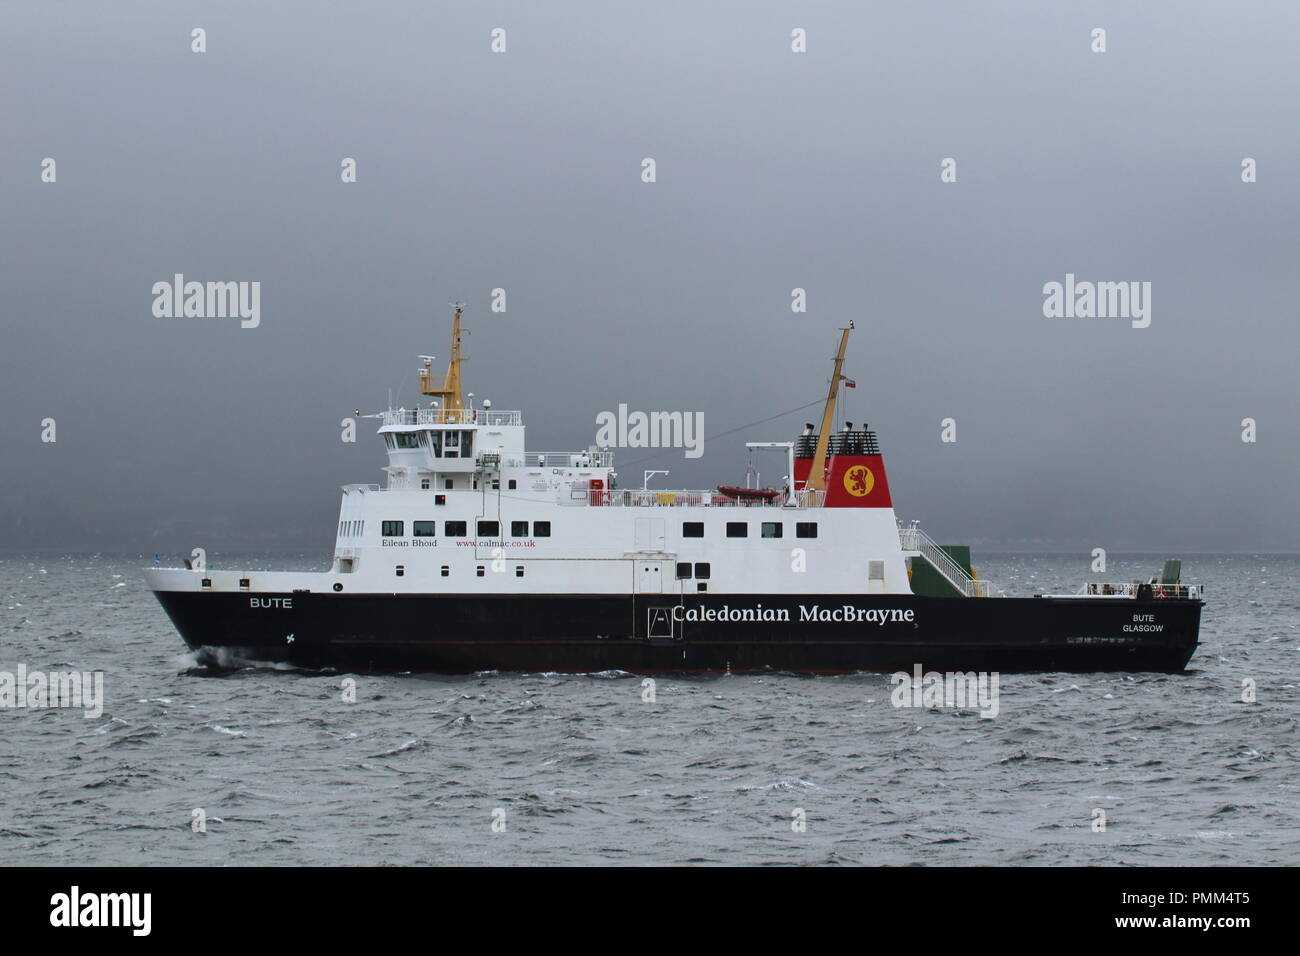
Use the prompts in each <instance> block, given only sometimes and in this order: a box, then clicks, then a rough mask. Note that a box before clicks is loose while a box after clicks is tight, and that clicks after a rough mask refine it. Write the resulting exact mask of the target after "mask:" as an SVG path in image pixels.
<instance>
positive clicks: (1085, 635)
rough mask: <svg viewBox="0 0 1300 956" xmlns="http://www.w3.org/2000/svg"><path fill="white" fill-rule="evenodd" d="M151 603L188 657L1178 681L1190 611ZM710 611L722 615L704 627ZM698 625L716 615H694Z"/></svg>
mask: <svg viewBox="0 0 1300 956" xmlns="http://www.w3.org/2000/svg"><path fill="white" fill-rule="evenodd" d="M156 593H157V596H158V599H159V601H160V602H161V603H162V606H163V608H164V609H165V610H166V612H167V614H168V616H169V617H170V618H171V620H172V623H173V624H175V626H176V629H177V630H178V631H179V632H180V634H181V636H182V637H183V638H184V640H185V643H186V644H188V645H189V646H190V647H191V648H193V649H196V650H197V649H205V648H212V649H218V650H220V649H224V650H225V651H227V652H228V653H229V654H230V655H233V656H235V657H238V658H241V659H246V660H257V661H274V662H286V663H290V664H294V665H298V666H302V667H308V668H324V667H332V668H336V669H340V670H361V671H368V670H376V671H394V670H403V671H428V672H434V673H445V674H463V673H473V672H476V671H522V672H532V673H539V672H559V673H587V672H598V671H610V670H621V671H629V672H632V673H643V674H655V673H672V672H685V673H708V672H726V671H731V672H733V673H740V672H746V671H762V670H778V671H793V672H806V673H850V672H855V671H881V672H893V671H900V670H902V671H911V670H912V669H913V668H914V667H915V666H916V665H918V664H919V665H920V666H921V667H922V668H924V669H925V670H936V671H971V670H977V671H999V672H1009V673H1015V672H1026V671H1077V672H1083V671H1130V672H1142V671H1157V672H1165V673H1176V672H1179V671H1181V670H1183V668H1184V667H1185V666H1186V665H1187V662H1188V660H1189V659H1190V658H1191V656H1192V654H1193V652H1194V651H1195V650H1196V645H1197V632H1198V629H1199V625H1200V616H1201V607H1202V603H1203V602H1201V601H1187V600H1151V601H1136V600H1133V599H1131V598H1116V599H1104V598H1103V599H1098V598H1077V599H1072V598H931V597H918V596H913V595H872V596H865V595H859V596H845V595H820V596H817V595H800V596H789V595H688V596H684V597H678V596H675V595H659V594H653V595H637V596H636V597H632V596H630V595H626V596H617V595H607V596H606V595H601V596H591V595H517V596H512V595H500V596H496V595H494V596H490V597H485V596H479V595H454V594H451V595H427V594H419V595H415V594H412V595H402V594H370V595H367V594H319V593H307V592H298V593H294V594H258V593H253V592H248V591H244V592H234V593H231V592H211V591H209V592H202V591H199V592H195V591H159V592H156ZM810 609H815V610H811V611H810ZM720 614H721V615H723V616H724V618H726V619H724V620H718V619H716V618H717V617H718V615H720ZM709 615H712V616H713V618H714V619H713V620H700V619H699V618H701V617H708V616H709ZM837 615H838V619H836V616H837ZM1147 615H1150V616H1151V617H1147ZM692 618H694V619H692Z"/></svg>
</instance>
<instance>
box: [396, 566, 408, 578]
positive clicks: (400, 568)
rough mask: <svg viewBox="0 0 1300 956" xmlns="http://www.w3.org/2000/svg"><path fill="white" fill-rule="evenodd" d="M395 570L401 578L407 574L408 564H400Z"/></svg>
mask: <svg viewBox="0 0 1300 956" xmlns="http://www.w3.org/2000/svg"><path fill="white" fill-rule="evenodd" d="M394 570H395V571H396V572H397V576H398V577H399V578H400V577H402V576H404V575H405V574H406V565H404V564H399V565H398V566H397V567H396V568H395V569H394Z"/></svg>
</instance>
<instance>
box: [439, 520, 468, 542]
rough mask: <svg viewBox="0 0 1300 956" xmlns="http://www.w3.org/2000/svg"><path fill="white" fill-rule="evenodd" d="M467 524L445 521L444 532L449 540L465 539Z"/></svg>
mask: <svg viewBox="0 0 1300 956" xmlns="http://www.w3.org/2000/svg"><path fill="white" fill-rule="evenodd" d="M466 527H467V526H466V524H465V522H463V521H445V522H443V530H444V531H445V532H446V534H447V537H449V538H463V537H465V534H466Z"/></svg>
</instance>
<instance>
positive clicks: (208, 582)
mask: <svg viewBox="0 0 1300 956" xmlns="http://www.w3.org/2000/svg"><path fill="white" fill-rule="evenodd" d="M201 584H202V585H203V587H205V588H210V587H212V578H204V579H203V581H202V582H201Z"/></svg>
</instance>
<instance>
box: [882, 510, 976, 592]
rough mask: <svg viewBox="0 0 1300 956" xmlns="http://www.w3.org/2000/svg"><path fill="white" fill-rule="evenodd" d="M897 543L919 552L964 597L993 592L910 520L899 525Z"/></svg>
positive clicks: (905, 549)
mask: <svg viewBox="0 0 1300 956" xmlns="http://www.w3.org/2000/svg"><path fill="white" fill-rule="evenodd" d="M898 543H899V544H900V545H901V546H902V549H903V550H904V551H911V552H913V553H915V554H919V555H920V556H921V557H923V558H925V560H926V561H927V562H928V563H929V565H930V567H932V568H934V569H935V570H936V571H938V572H939V573H940V574H941V575H943V577H944V579H945V580H946V581H947V582H948V583H949V584H951V585H952V586H953V587H954V588H956V589H957V590H958V591H960V592H961V593H962V594H964V595H965V596H966V597H989V596H990V595H991V594H992V593H993V592H992V588H991V587H990V586H989V582H988V581H981V580H980V579H979V578H974V577H971V575H970V574H969V573H967V571H966V569H965V568H963V567H962V566H961V565H960V564H958V563H957V562H956V561H954V560H953V559H952V558H951V557H950V556H949V554H948V552H947V551H945V550H943V548H941V547H939V546H938V545H937V544H935V543H934V540H933V539H932V538H931V537H930V536H929V535H928V534H926V533H925V532H924V531H922V530H921V529H920V528H919V527H917V525H916V522H915V521H914V522H912V523H911V524H910V525H908V526H907V527H903V526H902V525H899V528H898Z"/></svg>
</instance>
